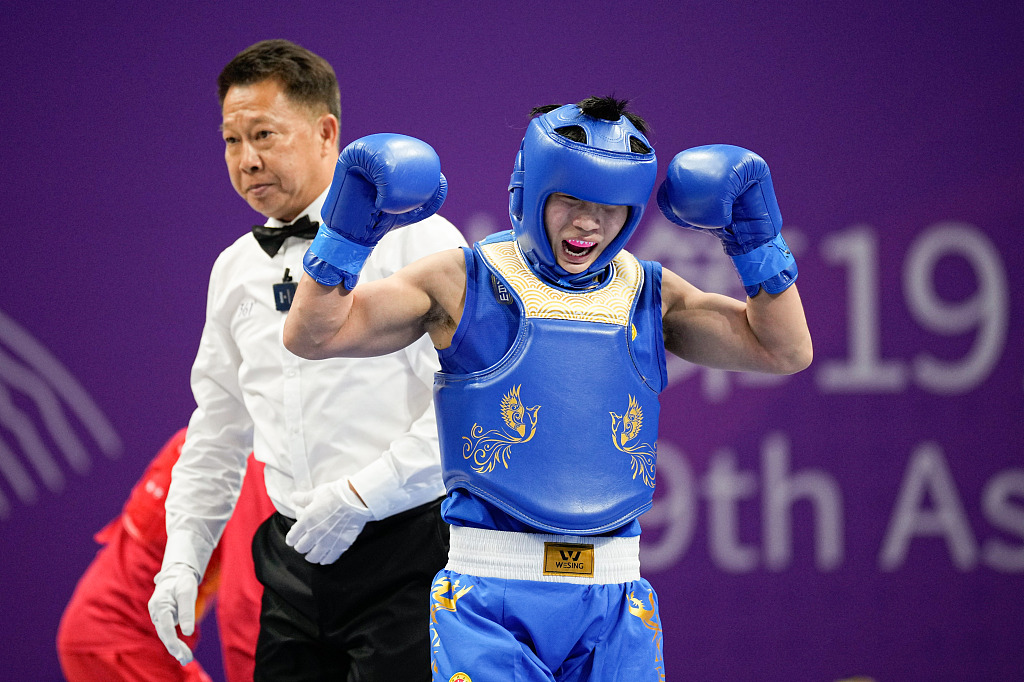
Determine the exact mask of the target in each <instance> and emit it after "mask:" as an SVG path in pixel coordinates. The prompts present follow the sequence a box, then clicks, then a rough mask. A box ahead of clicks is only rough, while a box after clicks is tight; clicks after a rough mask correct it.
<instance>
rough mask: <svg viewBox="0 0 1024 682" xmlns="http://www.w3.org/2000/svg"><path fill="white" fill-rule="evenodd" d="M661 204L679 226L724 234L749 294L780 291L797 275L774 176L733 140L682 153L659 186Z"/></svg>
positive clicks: (722, 237)
mask: <svg viewBox="0 0 1024 682" xmlns="http://www.w3.org/2000/svg"><path fill="white" fill-rule="evenodd" d="M658 207H659V208H661V212H662V213H664V214H665V217H666V218H668V219H669V220H671V221H672V222H674V223H676V224H677V225H682V226H683V227H687V228H690V229H694V230H702V231H708V232H711V233H712V234H714V235H715V236H716V237H718V238H719V239H721V240H722V246H723V248H724V249H725V252H726V253H727V254H728V255H729V256H731V257H732V260H733V264H734V265H735V266H736V271H737V272H738V273H739V276H740V280H742V282H743V288H744V289H745V290H746V292H747V296H750V297H754V296H756V295H757V294H758V292H759V291H760V290H761V289H762V288H763V289H764V290H765V291H767V292H768V293H770V294H777V293H779V292H781V291H784V290H785V289H787V288H788V287H789V286H790V285H791V284H792V283H793V282H794V281H795V280H796V275H797V270H796V261H795V260H794V258H793V254H792V253H791V252H790V250H789V247H788V246H787V245H786V240H785V239H783V238H782V235H781V234H779V230H780V229H781V228H782V214H781V213H780V212H779V204H778V202H777V201H776V199H775V189H774V188H773V187H772V176H771V173H770V172H769V170H768V164H767V163H765V161H764V159H762V158H761V157H760V156H758V155H757V154H755V153H754V152H752V151H750V150H748V149H743V148H742V147H735V146H733V145H728V144H711V145H705V146H703V147H694V148H693V149H687V150H686V151H682V152H679V153H678V154H676V156H675V158H674V159H672V162H671V163H670V164H669V166H668V174H667V176H666V178H665V181H664V182H662V183H661V187H659V188H658Z"/></svg>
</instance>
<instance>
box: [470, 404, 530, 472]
mask: <svg viewBox="0 0 1024 682" xmlns="http://www.w3.org/2000/svg"><path fill="white" fill-rule="evenodd" d="M521 386H522V384H520V385H519V386H514V387H513V388H512V390H510V391H509V392H508V393H506V394H505V395H504V396H503V397H502V399H501V408H500V412H501V418H502V420H504V422H505V424H506V426H508V429H491V430H490V431H486V432H485V431H484V428H483V427H482V426H480V425H479V424H473V428H472V429H470V432H469V436H463V437H462V440H463V443H462V456H463V457H464V458H465V459H470V458H472V459H473V471H475V472H477V473H478V474H486V473H489V472H491V471H493V470H494V467H495V465H496V464H499V463H500V464H501V465H502V466H503V467H505V468H506V469H508V462H509V456H510V454H511V450H512V446H513V445H520V444H522V443H525V442H527V441H529V440H530V439H531V438H533V434H534V433H536V432H537V411H538V410H540V405H534V406H533V407H526V406H525V405H523V401H522V400H520V398H519V389H520V387H521Z"/></svg>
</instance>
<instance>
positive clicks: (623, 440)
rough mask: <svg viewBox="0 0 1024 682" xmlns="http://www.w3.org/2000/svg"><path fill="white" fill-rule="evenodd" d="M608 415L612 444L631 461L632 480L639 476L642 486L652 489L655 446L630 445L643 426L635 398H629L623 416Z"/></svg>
mask: <svg viewBox="0 0 1024 682" xmlns="http://www.w3.org/2000/svg"><path fill="white" fill-rule="evenodd" d="M608 414H610V415H611V416H612V442H613V443H614V444H615V448H616V449H617V450H619V451H621V452H625V453H626V454H628V455H629V456H630V458H631V459H632V470H633V478H634V479H636V477H637V475H639V476H640V477H641V478H642V479H643V482H644V484H646V485H647V486H648V487H650V488H653V487H654V466H655V462H656V461H657V458H658V446H657V444H654V445H651V444H649V443H633V444H630V443H631V441H633V440H636V438H637V437H638V436H639V435H640V429H641V427H643V424H644V411H643V410H642V409H641V408H640V404H639V403H638V402H637V401H636V398H634V397H633V396H629V408H628V409H627V410H626V413H625V414H621V415H619V414H615V413H614V412H609V413H608Z"/></svg>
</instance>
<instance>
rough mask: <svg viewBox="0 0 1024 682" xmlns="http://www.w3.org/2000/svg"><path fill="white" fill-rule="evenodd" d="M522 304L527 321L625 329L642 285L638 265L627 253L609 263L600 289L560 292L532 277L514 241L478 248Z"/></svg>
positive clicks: (624, 252) (640, 269)
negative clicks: (599, 324)
mask: <svg viewBox="0 0 1024 682" xmlns="http://www.w3.org/2000/svg"><path fill="white" fill-rule="evenodd" d="M481 249H482V250H483V252H484V255H486V256H487V259H488V260H489V261H490V262H491V263H492V264H493V265H494V267H495V268H497V270H498V272H500V273H501V275H502V277H504V278H505V279H506V280H507V281H508V283H509V284H511V285H512V288H513V289H515V291H516V293H518V294H519V297H520V298H521V299H522V301H523V307H524V308H525V314H526V316H527V317H540V318H547V319H556V320H580V321H583V322H603V323H605V324H617V325H619V326H622V327H625V326H626V325H628V324H629V323H630V322H629V313H630V310H631V309H632V307H633V299H634V298H636V293H637V290H638V289H639V288H640V284H641V281H642V272H643V270H642V268H641V267H640V262H639V261H637V259H636V258H634V257H633V256H632V255H630V254H629V253H627V252H626V251H620V252H619V253H618V255H617V256H615V258H614V259H613V260H612V276H611V280H610V281H609V282H608V283H607V284H606V285H605V286H603V287H601V288H600V289H595V290H591V291H580V292H575V291H563V290H562V289H556V288H554V287H552V286H549V285H548V284H546V283H545V282H544V281H543V280H541V279H540V278H539V277H537V276H536V275H535V274H533V271H532V270H530V268H529V267H528V266H527V264H526V261H525V260H524V259H523V256H522V255H521V254H520V252H519V247H518V245H517V244H516V242H514V241H509V242H495V243H494V244H485V245H483V246H482V247H481Z"/></svg>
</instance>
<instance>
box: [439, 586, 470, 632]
mask: <svg viewBox="0 0 1024 682" xmlns="http://www.w3.org/2000/svg"><path fill="white" fill-rule="evenodd" d="M472 589H473V586H472V585H466V586H465V587H463V588H462V589H459V581H458V580H456V581H455V582H454V583H453V582H451V581H450V580H448V578H440V579H438V580H437V581H436V582H434V587H433V589H432V590H431V591H430V596H431V597H433V598H434V603H432V604H431V605H430V620H431V621H432V622H434V623H436V622H437V612H438V611H441V610H442V609H443V610H445V611H451V612H452V613H455V608H456V602H458V601H459V599H460V598H461V597H462V596H463V595H465V594H466V593H467V592H469V591H470V590H472ZM456 590H458V591H456ZM449 594H450V595H451V596H445V595H449Z"/></svg>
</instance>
